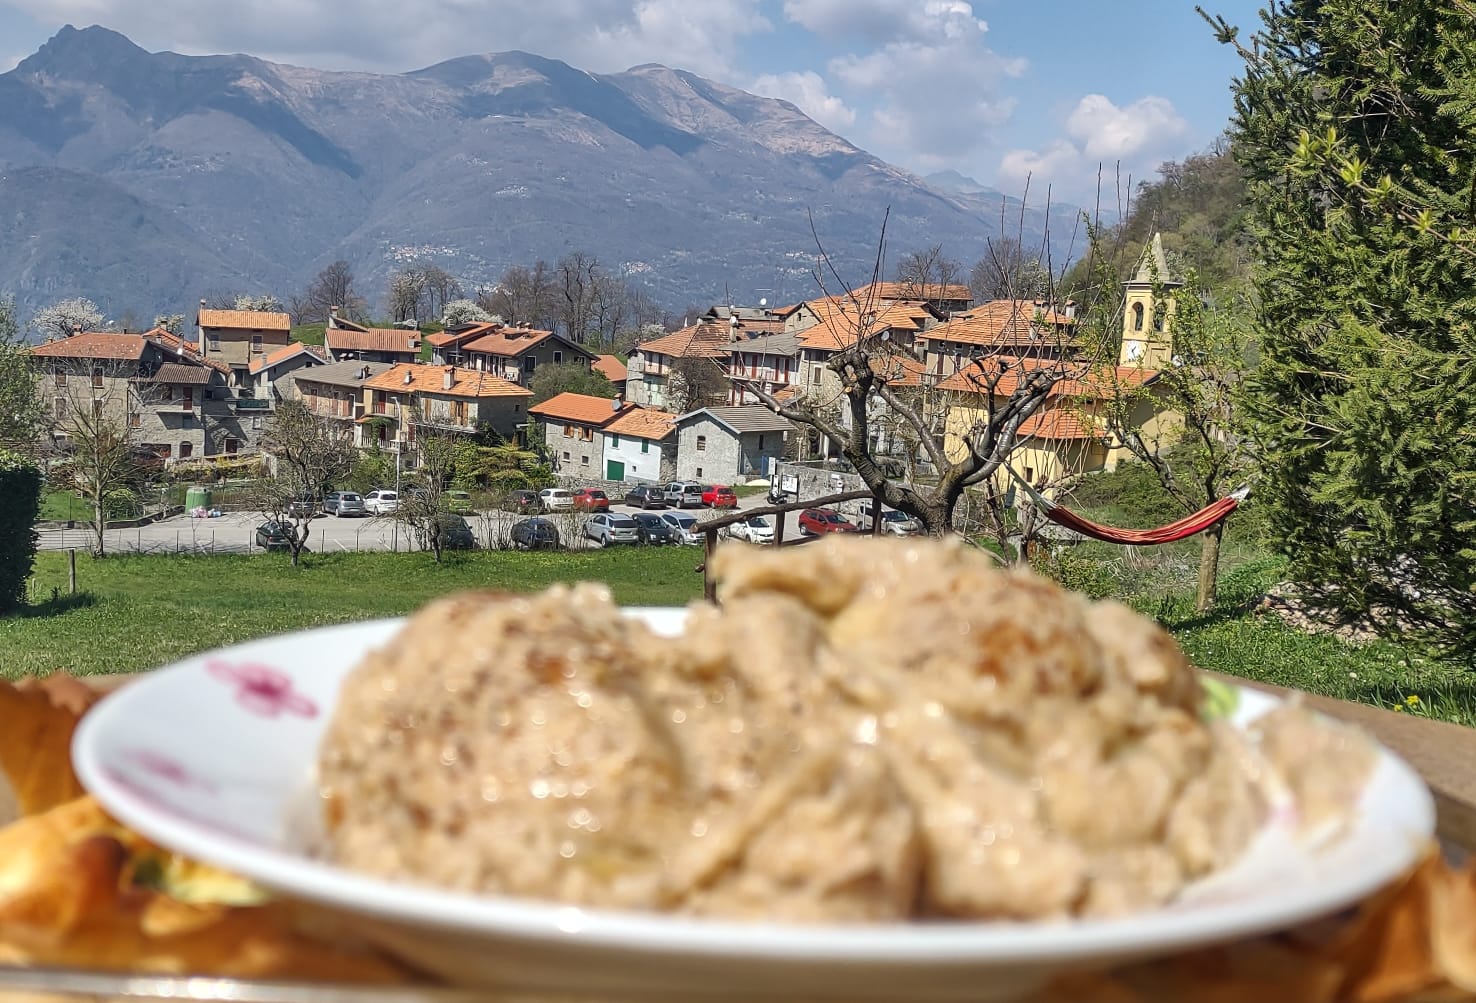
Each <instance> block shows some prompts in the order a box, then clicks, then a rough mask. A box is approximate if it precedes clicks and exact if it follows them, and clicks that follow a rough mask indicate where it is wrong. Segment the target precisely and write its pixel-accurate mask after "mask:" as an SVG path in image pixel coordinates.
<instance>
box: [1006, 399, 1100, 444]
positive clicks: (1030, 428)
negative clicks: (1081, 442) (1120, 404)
mask: <svg viewBox="0 0 1476 1003" xmlns="http://www.w3.org/2000/svg"><path fill="white" fill-rule="evenodd" d="M1102 434H1103V433H1102V431H1101V430H1098V429H1094V428H1093V427H1092V423H1091V419H1090V418H1089V417H1088V416H1086V415H1084V414H1082V413H1081V412H1080V411H1077V410H1075V409H1072V408H1065V407H1050V408H1043V409H1042V410H1040V411H1037V412H1035V414H1033V415H1031V416H1030V417H1029V418H1026V419H1025V420H1024V421H1023V422H1021V423H1020V433H1019V437H1020V438H1021V439H1056V440H1062V439H1097V438H1101V436H1102Z"/></svg>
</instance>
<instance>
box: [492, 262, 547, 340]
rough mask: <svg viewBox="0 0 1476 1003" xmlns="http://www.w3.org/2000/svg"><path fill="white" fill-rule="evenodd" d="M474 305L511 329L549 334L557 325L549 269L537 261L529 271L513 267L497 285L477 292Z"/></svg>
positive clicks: (517, 266) (503, 275) (521, 266)
mask: <svg viewBox="0 0 1476 1003" xmlns="http://www.w3.org/2000/svg"><path fill="white" fill-rule="evenodd" d="M476 298H477V305H478V306H480V307H481V308H482V309H483V310H486V311H487V312H488V313H490V314H496V315H497V316H499V317H503V318H505V319H506V320H507V322H508V324H510V325H512V326H514V327H521V326H524V325H527V326H529V327H535V328H540V329H546V330H551V329H552V328H553V327H554V326H555V325H556V324H557V323H558V310H557V308H556V301H555V289H554V275H553V269H552V268H550V267H549V264H548V262H546V261H544V260H543V259H541V258H540V259H539V260H538V261H535V262H534V263H533V266H532V267H531V268H528V267H525V266H523V265H514V266H513V267H511V268H509V269H508V270H507V271H506V272H504V273H503V274H502V278H501V280H500V281H499V282H498V283H497V285H495V286H493V287H491V288H490V289H482V290H478V292H477V297H476Z"/></svg>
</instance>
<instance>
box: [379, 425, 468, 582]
mask: <svg viewBox="0 0 1476 1003" xmlns="http://www.w3.org/2000/svg"><path fill="white" fill-rule="evenodd" d="M432 406H433V405H432ZM403 413H404V414H406V416H407V420H408V421H409V423H410V425H411V427H412V428H413V431H414V434H413V436H412V439H411V445H410V448H411V450H412V451H413V455H414V458H415V469H416V481H417V483H416V484H415V486H414V487H412V488H410V489H409V490H406V491H402V492H400V500H399V507H398V508H396V509H395V518H396V519H397V520H399V522H400V524H401V525H403V526H404V527H405V528H406V531H407V532H408V533H409V535H410V538H411V539H413V540H414V541H415V543H416V545H417V546H419V547H420V549H421V550H427V551H430V552H431V553H432V554H434V555H435V561H436V563H437V564H440V563H441V555H442V553H443V552H444V551H445V549H446V530H447V523H448V521H449V520H450V512H449V511H448V510H447V506H446V488H447V487H448V486H449V485H450V483H451V476H452V474H453V473H454V472H455V469H456V458H457V455H458V445H459V440H460V438H461V437H460V436H458V435H456V434H455V433H453V432H450V431H447V430H446V429H444V428H441V427H438V426H437V425H436V423H435V421H434V418H427V417H426V413H425V407H424V400H423V399H421V400H412V401H411V404H410V407H409V410H408V412H403Z"/></svg>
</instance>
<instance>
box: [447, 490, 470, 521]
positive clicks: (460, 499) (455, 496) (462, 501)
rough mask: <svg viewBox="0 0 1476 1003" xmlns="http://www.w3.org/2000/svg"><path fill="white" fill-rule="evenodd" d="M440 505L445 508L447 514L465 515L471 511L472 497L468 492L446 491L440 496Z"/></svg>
mask: <svg viewBox="0 0 1476 1003" xmlns="http://www.w3.org/2000/svg"><path fill="white" fill-rule="evenodd" d="M441 504H443V505H445V506H446V511H447V512H455V513H456V514H457V515H467V514H469V513H470V512H471V510H472V496H471V492H469V491H446V492H443V493H442V494H441Z"/></svg>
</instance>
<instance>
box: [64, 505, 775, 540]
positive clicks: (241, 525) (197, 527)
mask: <svg viewBox="0 0 1476 1003" xmlns="http://www.w3.org/2000/svg"><path fill="white" fill-rule="evenodd" d="M766 504H767V502H766V501H765V499H764V496H763V495H754V496H751V497H748V498H740V499H739V500H738V507H739V509H740V510H742V509H749V508H760V507H763V506H765V505H766ZM610 510H611V511H612V512H622V513H625V514H627V515H628V514H631V513H632V512H635V511H637V510H636V509H632V508H630V507H628V506H626V505H622V504H615V505H612V506H610ZM648 511H651V512H661V511H663V510H662V509H650V510H648ZM683 511H686V512H689V513H691V514H692V515H695V516H696V517H697V518H698V519H704V518H712V517H713V516H715V515H721V514H726V513H725V512H721V511H720V512H713V511H711V510H709V509H684V510H683ZM520 518H522V517H521V516H519V515H515V514H514V513H511V512H487V513H473V514H471V515H468V516H467V517H466V521H467V523H468V524H469V525H470V526H471V528H472V533H473V534H474V535H475V536H476V537H477V542H478V544H479V545H480V546H483V547H485V546H487V544H488V541H489V540H499V539H500V540H505V539H506V533H507V531H508V529H509V528H510V527H511V525H512V524H513V523H514V522H516V521H517V520H518V519H520ZM551 518H553V519H554V521H555V523H556V524H557V525H558V526H559V530H560V534H561V535H562V536H563V537H564V538H565V541H566V542H567V543H569V544H570V545H572V546H574V547H585V546H598V544H596V543H595V542H594V541H592V540H589V539H586V538H585V537H583V535H582V525H581V524H582V522H583V519H584V514H583V513H556V514H555V515H553V516H551ZM798 519H799V516H798V513H795V512H792V513H790V514H789V517H788V522H787V523H786V525H785V530H784V536H785V539H793V538H795V537H797V536H798V535H799V521H798ZM263 521H264V520H263V519H262V517H261V515H260V514H257V513H248V512H233V513H226V514H225V515H222V516H221V517H220V518H217V519H194V518H190V517H189V516H187V515H178V516H174V517H172V518H169V519H161V520H160V521H158V522H155V523H150V524H149V525H147V526H140V527H138V528H136V529H110V530H108V531H107V533H106V536H105V537H104V547H105V548H106V549H107V551H109V552H110V553H144V554H149V553H154V554H176V553H196V554H245V553H260V552H261V548H260V547H258V546H256V542H255V536H256V527H257V526H259V525H260V524H261V523H262V522H263ZM37 535H38V537H39V541H38V542H39V546H40V549H42V550H68V549H71V548H76V549H77V550H81V551H84V552H86V551H90V550H91V548H92V532H91V531H90V530H88V529H85V528H79V529H42V530H39V531H38V534H37ZM308 548H309V549H310V550H312V551H315V552H324V551H359V550H371V551H395V550H414V549H415V547H414V544H413V542H412V541H411V540H409V539H407V535H406V532H405V527H404V526H401V525H399V524H398V523H396V522H395V521H394V520H393V519H391V518H382V517H367V518H348V519H339V518H335V517H333V516H320V517H318V518H316V519H314V520H313V521H312V523H311V525H310V528H309V532H308Z"/></svg>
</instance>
